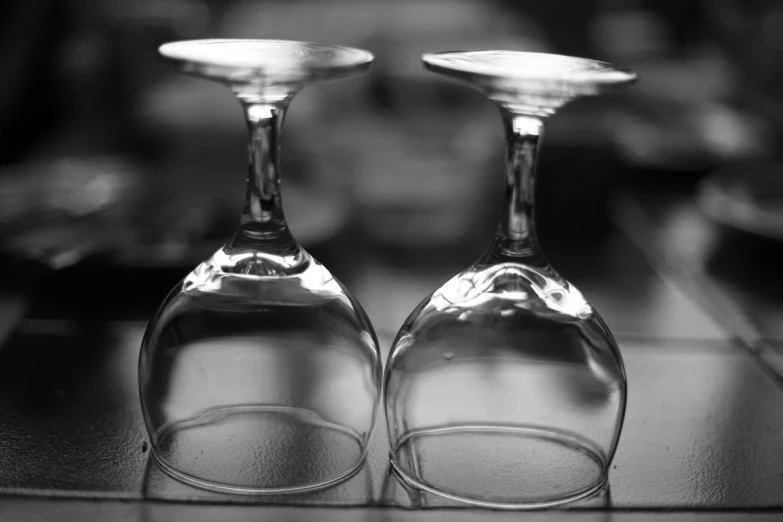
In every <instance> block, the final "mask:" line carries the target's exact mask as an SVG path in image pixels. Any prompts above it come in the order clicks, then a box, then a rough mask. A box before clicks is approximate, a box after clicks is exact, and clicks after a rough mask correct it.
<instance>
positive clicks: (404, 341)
mask: <svg viewBox="0 0 783 522" xmlns="http://www.w3.org/2000/svg"><path fill="white" fill-rule="evenodd" d="M424 61H425V64H426V65H427V67H428V68H429V69H431V70H434V71H436V72H439V73H442V74H446V75H449V76H453V77H456V78H458V79H461V80H464V81H467V82H469V83H470V84H472V85H474V86H476V87H478V88H479V89H480V90H482V91H483V92H484V93H485V94H486V95H487V96H488V97H489V98H490V99H491V100H493V101H494V102H496V104H497V105H498V106H499V107H500V110H501V113H502V116H503V120H504V122H505V126H506V134H507V167H506V191H505V197H504V207H503V212H502V215H501V219H500V222H499V224H498V227H497V232H496V234H495V237H494V240H493V242H492V245H491V247H490V248H489V250H488V251H487V252H486V254H484V256H482V258H481V259H479V260H478V261H477V262H476V263H475V264H474V265H473V266H471V267H470V268H468V269H467V270H465V271H463V272H461V273H459V274H457V275H456V276H455V277H454V278H452V279H451V280H450V281H448V282H447V283H446V284H445V285H443V286H442V287H441V288H439V289H438V290H436V291H435V292H433V293H432V294H431V295H430V296H429V297H428V298H427V299H425V300H424V302H422V303H421V304H420V305H419V306H418V307H417V308H416V309H415V310H414V311H413V313H412V314H411V315H410V317H409V318H408V320H407V321H406V322H405V324H404V325H403V326H402V328H401V330H400V332H399V333H398V334H397V338H396V340H395V342H394V346H393V348H392V352H391V355H390V357H389V361H388V365H387V369H386V376H385V385H386V388H385V404H386V416H387V422H388V428H389V439H390V444H391V454H392V466H393V469H394V470H395V471H396V472H397V473H398V474H399V475H400V476H401V477H402V479H403V480H404V481H406V482H407V483H409V484H411V485H413V486H415V487H418V488H420V489H423V490H425V491H429V492H431V493H436V494H439V495H442V496H445V497H448V498H451V499H455V500H461V501H465V502H470V503H473V504H477V505H483V506H489V507H498V508H537V507H547V506H552V505H556V504H560V503H563V502H567V501H572V500H576V499H579V498H584V497H586V496H588V495H591V494H593V493H595V492H596V491H597V490H599V489H600V488H601V487H602V486H603V485H604V483H605V482H606V478H607V471H608V467H609V463H610V461H611V459H612V457H613V455H614V451H615V448H616V445H617V440H618V437H619V435H620V429H621V427H622V422H623V416H624V413H625V400H626V379H625V371H624V369H623V364H622V360H621V357H620V353H619V351H618V349H617V345H616V344H615V341H614V339H613V338H612V335H611V333H610V332H609V330H608V329H607V327H606V325H605V324H604V322H603V320H602V319H601V318H600V316H599V315H598V313H597V312H596V311H595V310H594V309H593V308H592V307H591V306H590V304H589V303H587V301H585V299H584V297H583V296H582V294H580V293H579V291H578V290H577V289H576V288H574V287H573V286H572V285H570V284H569V283H568V282H567V281H566V280H564V279H563V278H562V277H560V276H559V275H558V274H557V273H556V272H555V271H554V269H553V268H552V267H551V266H549V264H548V263H547V261H546V260H545V258H544V257H543V255H542V253H541V251H540V249H539V247H538V242H537V239H536V233H535V228H534V216H533V192H534V181H535V180H534V175H535V168H536V159H537V155H538V149H539V145H540V140H541V137H542V131H543V122H544V120H545V118H546V117H547V116H549V115H551V114H553V113H554V112H555V111H556V110H557V109H558V108H560V107H561V106H563V105H564V104H565V103H567V102H568V101H569V100H571V99H573V98H575V97H577V96H581V95H592V94H598V93H599V92H600V91H601V90H602V89H603V88H604V87H605V86H607V85H612V84H619V83H627V82H630V81H632V80H633V79H634V75H633V74H632V73H629V72H627V71H625V70H623V69H620V68H616V67H613V66H610V65H608V64H605V63H601V62H595V61H590V60H581V59H577V58H570V57H565V56H555V55H547V54H535V53H519V52H505V51H489V52H454V53H441V54H432V55H425V57H424ZM575 226H578V224H575Z"/></svg>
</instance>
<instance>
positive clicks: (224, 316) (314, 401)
mask: <svg viewBox="0 0 783 522" xmlns="http://www.w3.org/2000/svg"><path fill="white" fill-rule="evenodd" d="M160 54H161V55H162V56H163V57H164V58H166V59H167V60H169V61H171V62H173V63H174V64H176V65H178V66H179V68H180V69H181V70H182V71H184V72H187V73H191V74H194V75H197V76H201V77H204V78H207V79H211V80H215V81H218V82H221V83H223V84H226V85H227V86H229V87H230V88H231V89H232V90H233V91H234V93H235V94H236V96H237V97H238V99H239V101H240V103H241V105H242V107H243V109H244V113H245V117H246V119H247V126H248V129H249V135H250V143H249V146H248V152H249V169H248V179H247V196H246V199H245V205H244V209H243V211H242V215H241V218H240V220H239V228H238V230H237V231H236V233H235V234H234V236H233V237H232V238H231V239H230V241H228V243H227V244H226V245H225V246H223V247H222V248H220V249H219V250H218V251H217V252H215V254H214V255H213V256H212V257H211V258H210V259H208V260H206V261H204V262H203V263H201V264H200V265H199V266H197V267H196V268H195V269H194V270H193V271H192V272H191V273H189V274H188V275H187V276H186V277H185V278H184V279H183V280H182V281H181V282H180V283H178V284H177V285H176V286H175V287H174V289H173V290H172V291H171V292H170V293H169V295H168V297H166V299H165V300H164V301H163V303H162V305H161V306H160V308H159V310H158V312H157V313H156V315H155V316H154V318H153V319H152V321H151V322H150V324H149V326H148V328H147V331H146V334H145V336H144V340H143V342H142V346H141V354H140V359H139V387H140V394H141V403H142V407H143V410H144V420H145V422H146V424H147V430H148V432H149V437H150V440H151V443H152V451H153V455H154V457H155V459H156V460H157V462H158V463H159V464H160V466H161V468H163V470H164V471H166V472H168V473H170V474H171V475H173V476H175V477H176V478H178V479H180V480H183V481H185V482H188V483H190V484H192V485H195V486H199V487H203V488H207V489H212V490H217V491H223V492H229V493H246V494H276V493H290V492H300V491H307V490H312V489H317V488H322V487H326V486H329V485H331V484H334V483H336V482H338V481H340V480H342V479H345V478H347V477H349V476H350V475H351V474H353V473H354V472H356V471H357V470H358V469H359V468H360V467H361V465H362V463H363V462H364V459H365V456H366V453H367V444H368V441H369V437H370V432H371V431H372V428H373V424H374V421H375V417H376V411H377V407H378V403H379V400H380V389H381V386H380V384H381V362H380V352H379V350H378V341H377V338H376V336H375V332H374V331H373V328H372V326H371V324H370V321H369V320H368V318H367V316H366V314H365V313H364V311H363V310H362V308H361V306H360V305H359V303H358V302H357V301H356V300H355V299H354V298H353V297H352V296H351V294H350V293H349V292H348V291H347V290H346V288H345V287H344V286H343V285H342V284H341V283H340V282H339V281H337V279H335V278H334V277H333V276H332V274H331V273H329V271H328V270H327V269H326V268H325V267H324V266H323V265H321V264H320V263H319V262H318V261H316V260H315V259H314V258H313V257H312V256H310V254H308V253H307V252H306V251H305V250H304V249H303V248H302V247H301V246H299V245H298V244H297V242H296V241H295V240H294V238H293V236H292V234H291V232H290V230H289V229H288V226H287V224H286V221H285V217H284V215H283V207H282V202H281V190H280V189H281V181H280V174H279V161H278V156H279V148H280V132H281V127H282V124H283V117H284V115H285V112H286V108H287V107H288V105H289V103H290V101H291V98H292V97H293V96H294V95H295V94H296V93H297V92H298V91H299V90H300V89H302V88H303V87H305V86H306V85H308V84H310V83H314V82H319V81H324V80H330V79H335V78H340V77H348V76H353V75H357V74H360V73H362V72H364V71H367V70H368V69H369V67H370V65H371V62H372V59H373V57H372V55H371V54H370V53H368V52H366V51H362V50H359V49H351V48H345V47H337V46H331V45H320V44H314V43H305V42H293V41H280V40H200V41H182V42H174V43H169V44H165V45H163V46H162V47H161V48H160ZM215 174H216V175H219V174H220V173H215Z"/></svg>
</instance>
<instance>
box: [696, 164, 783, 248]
mask: <svg viewBox="0 0 783 522" xmlns="http://www.w3.org/2000/svg"><path fill="white" fill-rule="evenodd" d="M696 202H697V205H698V206H699V208H700V209H701V211H702V212H704V214H706V215H707V216H708V217H709V218H710V219H712V220H714V221H716V222H718V223H721V224H723V225H725V226H728V227H730V228H734V229H737V230H740V231H743V232H747V233H749V234H753V235H756V236H761V237H764V238H767V239H772V240H775V241H783V164H781V163H751V164H745V165H741V164H738V165H734V166H732V167H730V168H727V169H725V170H721V171H717V172H715V173H714V174H711V175H709V176H707V177H705V178H704V180H703V181H702V183H701V184H700V186H699V188H698V190H697V194H696Z"/></svg>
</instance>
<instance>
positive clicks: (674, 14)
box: [0, 0, 783, 332]
mask: <svg viewBox="0 0 783 522" xmlns="http://www.w3.org/2000/svg"><path fill="white" fill-rule="evenodd" d="M213 37H242V38H283V39H295V40H308V41H317V42H324V43H335V44H343V45H350V46H356V47H362V48H366V49H368V50H370V51H372V52H373V53H375V55H376V63H375V66H374V68H373V70H372V72H371V73H370V74H368V75H366V76H365V77H363V78H361V79H359V80H351V81H343V82H336V83H334V84H328V85H323V86H318V87H315V88H311V89H306V90H305V91H303V92H302V93H300V94H299V95H298V96H297V97H296V98H295V100H294V102H293V104H292V107H291V110H290V112H289V116H288V118H287V122H286V127H285V133H284V139H283V197H284V205H285V209H286V214H287V217H288V220H289V223H290V225H291V228H292V230H293V232H294V235H295V236H296V237H297V238H298V239H299V240H300V242H302V243H303V244H304V245H305V246H306V247H307V248H308V249H310V250H311V251H312V252H313V253H314V254H315V255H316V257H319V258H320V259H321V260H322V261H323V262H324V263H325V264H326V265H327V266H328V267H330V269H332V271H333V272H334V273H335V274H336V275H337V276H338V277H340V278H341V279H343V280H344V281H345V283H346V284H347V286H348V287H349V288H350V289H351V290H352V291H354V292H356V293H357V294H358V296H359V299H360V301H362V302H364V303H365V305H366V306H367V308H368V311H369V312H370V315H371V318H372V319H373V321H374V322H375V323H376V326H377V327H378V328H379V329H380V330H384V331H385V330H388V331H391V332H393V331H394V330H396V328H397V327H398V326H399V324H400V323H401V321H402V320H403V319H404V317H405V316H406V315H407V313H408V312H409V311H410V310H411V309H412V307H413V306H414V305H415V304H416V302H418V301H419V300H420V299H421V298H422V297H424V295H426V294H427V293H428V292H429V291H431V290H432V289H434V288H436V287H437V286H438V285H440V284H441V283H442V282H443V281H444V280H445V279H446V278H447V277H449V276H450V275H452V274H454V273H455V272H456V271H457V270H459V269H461V268H464V267H465V266H467V265H468V264H469V263H470V262H472V261H473V260H474V259H475V258H477V257H478V256H479V255H480V253H481V252H482V250H483V249H484V248H485V247H486V246H487V244H488V241H489V239H490V237H491V234H492V232H493V229H494V222H495V220H496V218H497V215H498V212H499V210H500V209H499V204H500V196H501V189H502V182H503V181H502V178H503V174H502V169H503V165H502V161H503V152H502V151H503V136H502V129H501V124H500V119H499V117H498V114H497V111H496V110H495V109H494V107H493V106H492V105H491V103H490V102H488V101H487V100H486V99H484V98H483V97H482V96H481V95H480V94H478V93H476V92H474V91H472V90H470V89H468V88H465V87H463V86H460V85H457V84H455V83H451V82H448V81H446V80H444V79H442V78H438V77H436V76H435V75H433V74H431V73H427V72H426V71H424V69H423V68H422V67H421V64H420V55H421V54H422V53H423V52H428V51H440V50H452V49H491V48H498V49H512V50H532V51H544V52H555V53H562V54H570V55H575V56H582V57H588V58H595V59H602V60H606V61H611V62H615V63H618V64H621V65H624V66H627V67H630V68H632V69H634V70H636V71H637V72H638V73H639V75H640V81H639V83H638V84H637V85H635V86H634V87H633V88H631V89H628V90H627V91H624V92H622V93H617V94H616V95H613V96H607V97H602V98H596V99H586V100H580V101H577V102H575V103H573V104H572V105H570V106H569V107H567V108H566V109H564V110H562V111H561V113H559V114H558V115H557V116H556V117H554V118H553V119H552V120H551V121H550V123H549V125H548V133H547V137H546V140H545V145H544V152H543V158H542V164H541V168H540V171H539V172H540V176H539V182H538V188H537V191H538V194H537V196H538V221H539V236H540V238H541V242H542V243H543V245H544V250H545V251H546V252H547V253H551V257H552V258H553V261H557V260H558V259H562V260H563V261H560V263H561V264H560V265H558V262H555V263H554V264H555V266H556V268H561V266H562V267H563V272H564V275H565V276H566V277H570V276H571V274H572V273H573V275H574V276H575V277H576V278H577V279H579V270H581V269H583V268H584V267H582V268H580V267H578V266H577V267H576V268H569V266H568V261H567V260H568V259H569V258H570V259H574V255H577V253H579V255H582V256H584V255H586V254H585V252H588V253H596V252H608V253H606V254H603V255H604V257H593V258H583V257H579V258H578V259H582V261H580V262H576V263H575V264H576V265H579V264H580V263H581V264H585V265H590V266H592V265H599V264H601V263H603V262H604V261H602V259H606V257H610V258H617V257H620V258H623V257H624V256H626V255H627V254H626V253H624V252H625V251H623V250H622V249H620V250H619V251H616V250H612V249H611V248H610V247H607V246H606V245H607V242H609V243H611V241H613V240H612V238H613V237H615V236H616V235H617V234H618V230H619V231H620V232H621V233H622V234H624V235H625V236H626V238H628V237H630V240H629V242H630V243H636V245H637V248H638V247H641V249H642V250H643V251H644V253H645V254H647V255H648V257H651V258H652V261H653V264H656V263H658V265H660V266H662V267H663V268H664V269H671V270H672V271H673V273H674V276H675V278H676V277H680V278H681V279H685V280H687V281H690V282H691V283H693V281H694V278H695V279H698V278H699V277H701V276H702V275H703V274H705V273H706V274H707V275H708V277H707V280H708V281H707V283H709V284H717V283H715V282H716V281H718V282H720V281H723V280H725V281H729V283H730V284H727V285H726V286H725V288H728V289H729V290H731V289H732V288H733V289H734V290H737V291H742V292H745V291H747V290H748V289H750V293H746V294H741V295H740V294H737V295H734V294H731V299H729V301H731V302H732V303H737V302H741V300H742V299H747V300H748V302H749V303H758V302H760V300H763V299H768V300H769V302H770V303H772V305H770V306H773V307H774V306H777V304H779V301H780V300H779V298H778V297H777V293H776V292H772V291H769V286H770V285H774V283H775V281H776V280H775V279H774V278H775V277H778V279H777V280H778V281H779V278H780V276H779V275H778V271H777V270H776V269H774V268H770V267H774V266H775V261H777V262H779V261H780V260H781V259H783V257H782V256H780V249H779V248H778V247H777V245H778V244H779V243H780V241H781V240H783V178H781V174H780V172H781V163H779V161H780V158H779V156H780V145H781V140H782V139H783V103H781V102H782V101H783V4H781V3H780V2H776V1H754V2H745V1H742V0H709V1H708V0H701V1H699V0H666V1H664V0H648V1H641V0H638V1H633V0H627V1H622V0H589V1H588V0H580V1H578V2H572V1H566V0H557V1H555V0H548V1H543V0H505V1H500V0H498V1H486V0H485V1H480V0H453V1H452V0H434V1H414V0H402V1H394V2H386V1H381V0H254V1H245V0H238V1H223V0H127V1H104V2H90V1H86V0H28V1H24V2H21V1H10V2H4V3H3V4H2V5H1V6H0V70H1V71H2V74H0V78H1V80H0V251H1V252H2V253H1V254H0V259H2V276H1V278H0V286H2V287H5V290H6V293H8V292H9V291H10V290H11V289H16V288H25V289H26V290H25V291H27V289H29V288H36V289H38V290H36V291H38V292H43V293H44V295H45V298H42V299H39V300H38V301H35V302H36V303H38V304H37V305H36V306H37V307H38V312H36V313H39V314H43V315H47V314H51V315H56V314H58V313H62V311H63V310H64V309H69V308H70V307H71V306H73V305H75V304H79V306H80V307H87V309H90V310H92V312H90V313H101V314H111V313H117V314H119V313H120V311H121V312H122V315H123V316H127V317H132V318H136V319H142V320H145V319H146V318H147V317H149V314H151V313H152V311H153V310H154V308H155V306H156V305H157V303H158V302H159V301H160V300H161V299H162V297H163V296H164V295H165V292H166V291H167V290H168V289H169V288H170V287H171V286H172V285H173V284H174V283H175V282H176V281H177V280H178V279H179V278H181V277H182V276H183V275H184V274H185V273H187V271H189V270H190V269H191V268H192V267H193V266H195V265H196V264H197V263H198V262H200V261H201V260H203V259H205V258H206V257H208V255H209V254H210V253H211V252H212V251H213V250H215V249H216V248H217V247H218V246H219V245H220V244H221V243H222V242H224V241H225V240H226V238H227V237H229V236H230V234H231V233H232V231H233V230H234V228H235V226H236V224H237V221H238V217H239V213H240V209H241V204H242V200H243V197H244V184H245V173H246V170H245V159H246V153H245V146H246V141H245V126H244V122H243V119H242V115H241V111H240V107H239V105H238V104H237V102H236V101H235V100H234V99H233V96H232V94H231V92H230V91H229V90H228V89H226V88H225V87H222V86H220V85H217V84H214V83H210V82H208V81H204V80H200V79H196V78H190V77H186V76H183V75H181V74H178V73H177V72H175V71H174V70H172V69H171V68H169V67H167V66H166V65H165V64H163V63H161V62H160V60H159V59H158V56H157V52H156V50H157V47H158V46H159V45H160V44H162V43H164V42H166V41H170V40H178V39H191V38H213ZM716 234H720V239H719V240H717V239H715V237H716ZM607 238H608V239H607ZM680 247H682V248H680ZM697 247H698V248H697ZM607 249H609V250H607ZM697 250H698V251H697ZM672 252H674V254H676V255H675V257H674V258H672ZM754 252H762V253H761V254H756V253H754ZM559 253H562V254H559ZM572 254H573V255H572ZM596 255H598V254H596ZM676 256H679V257H676ZM776 256H777V257H776ZM672 259H674V260H675V262H672ZM572 264H574V263H572ZM667 267H668V268H667ZM569 270H571V271H572V272H571V273H569ZM629 270H630V269H629ZM678 270H679V272H678ZM765 270H766V271H765ZM748 274H751V276H749V275H748ZM596 277H597V276H596ZM743 278H744V279H743ZM628 280H629V281H632V280H633V276H632V274H631V275H629V278H628ZM576 282H577V284H578V283H579V281H576ZM624 284H631V286H632V283H624ZM700 284H701V280H700V279H699V280H698V281H696V283H695V284H694V286H695V287H696V290H694V293H695V294H696V297H697V299H702V300H706V301H710V300H711V297H710V296H709V292H707V293H704V289H703V288H702V287H701V286H699V285H700ZM58 285H59V286H58ZM754 285H755V286H754ZM604 286H605V285H602V284H601V282H600V278H598V280H597V283H596V285H595V288H596V289H597V290H594V291H593V292H594V293H600V292H601V288H603V287H604ZM718 286H720V285H718ZM721 288H723V287H721ZM406 289H407V290H406ZM629 291H630V290H629ZM721 291H723V290H721ZM700 292H701V293H700ZM395 296H397V297H395ZM588 297H590V298H591V299H593V297H594V296H593V295H592V294H589V295H588ZM598 298H599V300H600V295H599V296H598ZM77 308H78V307H77ZM774 309H775V310H779V308H774ZM112 310H114V312H112ZM736 312H741V316H742V317H745V316H747V315H748V314H750V315H752V313H751V312H752V310H750V311H749V309H747V308H743V307H742V306H739V310H734V308H732V307H729V310H728V311H727V310H726V309H722V308H721V309H720V310H718V311H717V312H716V313H718V314H729V315H731V314H732V313H736ZM609 315H610V318H609V321H610V326H612V327H613V328H615V329H618V328H619V329H622V328H623V325H622V324H618V320H614V323H615V324H612V322H613V319H612V317H611V314H609ZM770 322H771V324H772V326H771V328H773V330H774V331H775V332H777V331H780V330H783V328H778V327H777V326H775V324H776V321H773V320H770ZM775 328H778V329H777V330H776V329H775Z"/></svg>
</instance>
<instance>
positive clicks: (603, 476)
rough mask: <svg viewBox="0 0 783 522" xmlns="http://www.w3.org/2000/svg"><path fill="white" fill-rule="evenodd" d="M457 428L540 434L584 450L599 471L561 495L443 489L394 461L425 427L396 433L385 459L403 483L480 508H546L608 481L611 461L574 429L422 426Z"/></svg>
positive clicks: (591, 491)
mask: <svg viewBox="0 0 783 522" xmlns="http://www.w3.org/2000/svg"><path fill="white" fill-rule="evenodd" d="M459 430H482V431H487V430H503V431H520V432H526V433H528V434H529V433H535V434H537V435H539V436H542V435H544V436H546V438H548V439H549V440H552V441H555V442H558V443H560V444H564V445H570V446H572V447H575V448H578V449H580V450H582V451H584V452H585V453H587V454H588V456H589V457H590V458H592V459H593V460H595V461H596V462H597V463H598V464H599V465H600V466H601V473H600V475H599V476H598V478H597V479H596V480H595V481H594V482H592V483H590V484H588V485H586V486H584V487H582V488H579V489H576V490H573V491H569V492H567V493H566V494H564V495H553V496H551V497H541V498H537V499H530V500H518V501H513V500H509V501H499V500H492V499H486V498H480V497H470V496H466V495H464V494H459V493H454V492H452V491H446V490H443V489H440V488H439V487H438V486H435V485H433V484H431V483H430V482H427V481H425V480H422V479H421V478H420V477H417V476H416V475H414V474H411V473H409V472H408V471H406V469H405V468H404V467H403V466H402V465H401V464H400V463H399V462H398V459H397V455H398V454H399V452H400V450H401V448H402V447H403V446H405V444H406V443H407V442H408V440H409V439H410V438H412V437H413V436H414V435H416V434H417V433H418V432H421V431H425V430H412V431H408V432H406V433H405V434H403V436H402V437H400V440H399V442H398V443H397V444H396V445H395V446H394V447H393V448H391V451H390V452H389V460H390V464H391V469H392V471H393V472H394V473H395V475H397V476H398V477H399V478H400V479H401V480H402V481H403V483H405V484H406V485H408V486H410V487H413V488H416V489H420V490H422V491H426V492H428V493H432V494H434V495H437V496H439V497H442V498H445V499H449V500H454V501H457V502H461V503H464V504H469V505H472V506H476V507H482V508H490V509H499V510H538V509H547V508H552V507H558V506H562V505H564V504H569V503H571V502H576V501H578V500H582V499H585V498H587V497H589V496H591V495H594V494H595V493H597V492H598V491H599V490H601V489H602V488H603V487H604V486H606V484H607V482H608V478H609V465H610V463H611V459H610V458H606V457H605V456H604V454H603V451H602V450H600V449H599V448H597V447H596V445H595V444H594V443H593V442H592V441H590V440H588V439H586V438H584V437H582V436H580V435H578V434H577V433H571V432H568V431H566V430H560V429H556V428H550V427H541V426H535V425H532V424H489V423H481V424H453V425H448V426H436V427H434V428H427V429H426V431H427V432H433V431H440V432H444V433H446V432H450V431H459Z"/></svg>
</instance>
